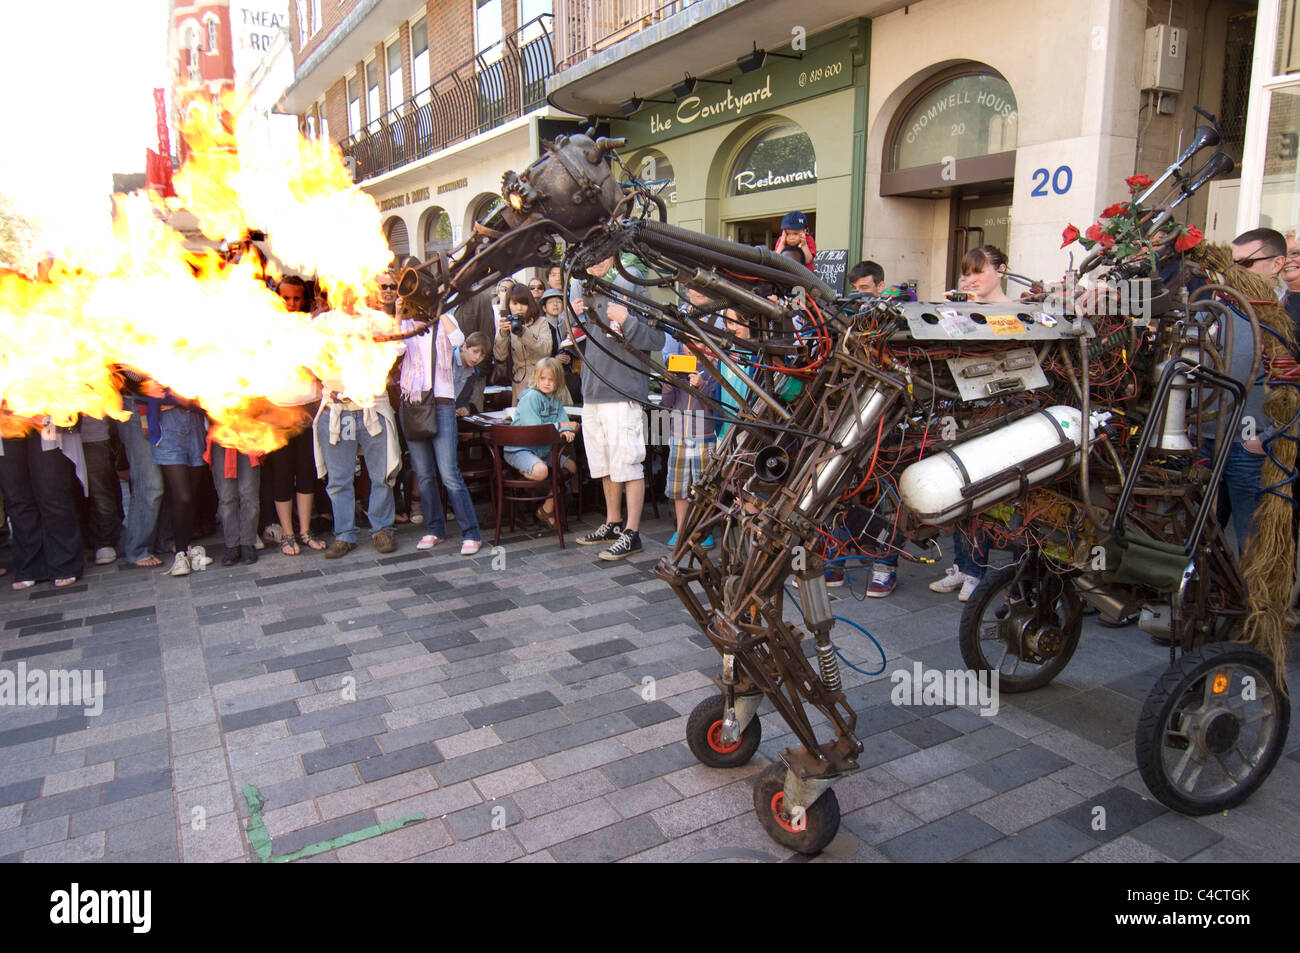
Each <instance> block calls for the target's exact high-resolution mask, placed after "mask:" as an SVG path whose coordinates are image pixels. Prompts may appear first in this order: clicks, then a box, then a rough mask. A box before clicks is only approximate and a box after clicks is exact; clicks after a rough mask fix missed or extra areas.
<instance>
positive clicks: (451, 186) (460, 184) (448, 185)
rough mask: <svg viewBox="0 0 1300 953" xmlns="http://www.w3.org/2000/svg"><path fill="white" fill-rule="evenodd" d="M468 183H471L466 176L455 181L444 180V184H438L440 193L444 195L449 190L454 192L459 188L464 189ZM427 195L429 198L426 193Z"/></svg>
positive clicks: (426, 190)
mask: <svg viewBox="0 0 1300 953" xmlns="http://www.w3.org/2000/svg"><path fill="white" fill-rule="evenodd" d="M467 185H469V179H466V178H459V179H457V180H456V181H455V182H444V183H442V185H440V186H438V194H439V195H443V194H444V193H447V192H454V191H456V190H457V189H463V188H464V187H465V186H467ZM428 191H429V190H428V189H425V192H426V193H427V192H428ZM425 197H426V198H427V197H428V196H427V195H426V196H425Z"/></svg>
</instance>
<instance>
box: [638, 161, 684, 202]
mask: <svg viewBox="0 0 1300 953" xmlns="http://www.w3.org/2000/svg"><path fill="white" fill-rule="evenodd" d="M630 171H631V173H632V174H633V175H635V176H636V177H637V178H638V179H640V180H641V181H642V182H644V183H645V184H646V185H647V186H649V188H650V191H652V192H654V193H655V194H656V195H658V196H659V197H660V198H661V199H663V200H664V201H665V202H666V203H667V204H669V205H673V204H675V203H676V201H677V173H676V172H674V171H673V164H672V162H670V161H669V160H668V157H667V156H665V155H664V154H663V153H662V152H658V151H656V150H654V149H651V150H650V151H649V152H646V153H645V154H644V155H642V156H640V157H638V158H637V159H636V160H634V161H633V163H632V165H631V166H630Z"/></svg>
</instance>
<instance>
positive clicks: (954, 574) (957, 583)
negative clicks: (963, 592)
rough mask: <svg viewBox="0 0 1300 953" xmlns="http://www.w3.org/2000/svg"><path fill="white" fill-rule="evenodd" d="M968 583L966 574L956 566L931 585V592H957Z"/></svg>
mask: <svg viewBox="0 0 1300 953" xmlns="http://www.w3.org/2000/svg"><path fill="white" fill-rule="evenodd" d="M965 581H966V574H965V573H964V572H962V571H961V570H960V569H958V568H957V567H956V566H949V567H948V572H947V573H946V574H945V575H944V577H943V578H942V579H936V580H935V581H934V582H932V583H930V591H931V592H956V591H957V590H958V589H960V588H961V587H962V584H963V583H965Z"/></svg>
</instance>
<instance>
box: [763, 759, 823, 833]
mask: <svg viewBox="0 0 1300 953" xmlns="http://www.w3.org/2000/svg"><path fill="white" fill-rule="evenodd" d="M785 770H786V769H785V765H783V764H780V763H777V764H771V765H768V766H767V767H766V768H764V769H763V773H762V774H760V775H759V776H758V778H757V780H756V781H755V782H754V812H755V813H756V814H758V822H759V823H760V824H762V825H763V830H765V831H767V836H768V837H770V838H772V840H774V841H776V842H777V843H778V844H780V845H781V846H782V847H787V848H789V849H790V850H793V851H795V852H796V853H800V854H818V853H821V851H822V850H824V849H825V848H826V845H827V844H829V843H830V842H831V841H833V840H834V839H835V835H836V834H837V833H839V829H840V802H839V799H838V798H836V797H835V791H834V790H833V789H831V788H827V789H826V790H825V791H824V792H822V796H821V797H819V798H818V799H817V800H815V801H813V802H812V804H811V805H810V806H809V807H808V810H807V811H805V812H803V814H802V815H801V816H795V817H792V816H791V815H790V814H789V813H787V812H786V810H785V806H784V802H785Z"/></svg>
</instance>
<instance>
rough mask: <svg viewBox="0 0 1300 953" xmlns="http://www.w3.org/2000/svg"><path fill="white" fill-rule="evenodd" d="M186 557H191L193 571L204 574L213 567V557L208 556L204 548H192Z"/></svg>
mask: <svg viewBox="0 0 1300 953" xmlns="http://www.w3.org/2000/svg"><path fill="white" fill-rule="evenodd" d="M185 555H186V556H188V557H189V561H190V568H191V569H197V570H199V571H200V572H202V571H203V570H204V569H207V568H208V567H209V566H211V565H212V557H211V556H209V555H208V551H207V550H206V549H204V548H203V547H202V546H191V547H190V548H189V551H188V552H187V553H186V554H185Z"/></svg>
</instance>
